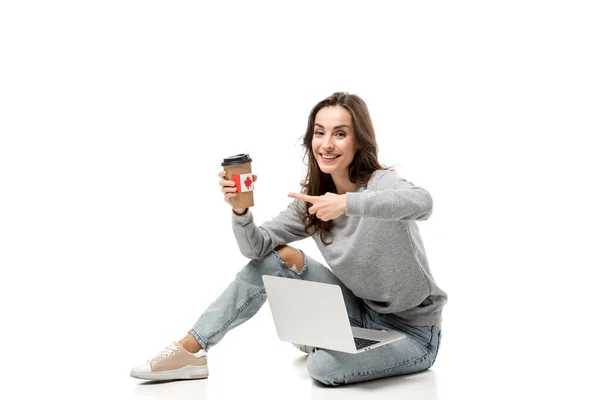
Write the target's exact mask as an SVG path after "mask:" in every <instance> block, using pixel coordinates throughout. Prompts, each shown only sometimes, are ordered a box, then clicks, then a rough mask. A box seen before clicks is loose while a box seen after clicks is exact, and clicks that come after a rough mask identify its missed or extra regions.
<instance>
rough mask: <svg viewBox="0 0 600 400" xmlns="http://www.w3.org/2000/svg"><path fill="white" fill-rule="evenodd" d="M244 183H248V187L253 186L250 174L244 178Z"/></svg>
mask: <svg viewBox="0 0 600 400" xmlns="http://www.w3.org/2000/svg"><path fill="white" fill-rule="evenodd" d="M244 185H246V189H250V188H251V187H252V179H250V177H249V176H247V177H246V179H245V180H244Z"/></svg>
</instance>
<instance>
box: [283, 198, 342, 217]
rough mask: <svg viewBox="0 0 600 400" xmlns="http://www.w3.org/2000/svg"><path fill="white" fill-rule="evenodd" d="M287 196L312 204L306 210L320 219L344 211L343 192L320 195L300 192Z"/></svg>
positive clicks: (337, 214)
mask: <svg viewBox="0 0 600 400" xmlns="http://www.w3.org/2000/svg"><path fill="white" fill-rule="evenodd" d="M288 197H291V198H293V199H298V200H304V201H306V202H308V203H310V204H312V207H310V208H309V209H308V212H309V213H310V214H314V215H316V216H317V218H319V219H320V220H321V221H329V220H330V219H334V218H337V217H339V216H340V215H342V214H344V213H345V212H346V195H345V194H335V193H325V194H324V195H322V196H309V195H307V194H302V193H288Z"/></svg>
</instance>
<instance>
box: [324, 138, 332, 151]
mask: <svg viewBox="0 0 600 400" xmlns="http://www.w3.org/2000/svg"><path fill="white" fill-rule="evenodd" d="M323 148H324V149H333V138H332V137H331V136H329V137H328V138H326V139H325V143H323Z"/></svg>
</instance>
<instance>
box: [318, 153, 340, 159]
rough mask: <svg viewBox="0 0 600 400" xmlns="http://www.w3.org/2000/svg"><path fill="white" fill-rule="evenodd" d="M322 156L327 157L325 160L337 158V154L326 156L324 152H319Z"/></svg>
mask: <svg viewBox="0 0 600 400" xmlns="http://www.w3.org/2000/svg"><path fill="white" fill-rule="evenodd" d="M321 155H322V156H323V158H325V159H327V160H333V159H334V158H338V157H339V156H326V155H324V154H321Z"/></svg>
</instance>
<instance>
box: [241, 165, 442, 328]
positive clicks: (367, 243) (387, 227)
mask: <svg viewBox="0 0 600 400" xmlns="http://www.w3.org/2000/svg"><path fill="white" fill-rule="evenodd" d="M305 204H306V203H305V202H304V201H301V200H294V201H292V202H291V203H290V204H289V205H288V207H287V209H286V210H284V211H282V212H281V213H280V214H279V215H278V216H276V217H275V218H273V219H272V220H270V221H268V222H265V223H264V224H262V225H261V226H259V227H257V226H256V225H255V224H254V221H253V217H252V214H251V212H250V211H248V212H247V213H246V214H243V215H237V214H235V213H233V232H234V234H235V238H236V240H237V243H238V245H239V247H240V250H241V252H242V254H243V255H244V256H246V257H248V258H251V259H258V258H263V257H265V256H266V255H267V254H269V252H270V251H272V250H273V249H274V248H275V247H276V246H278V245H280V244H287V243H290V242H294V241H297V240H301V239H304V238H306V237H307V236H308V235H307V234H306V232H305V231H304V223H303V218H302V216H303V213H304V210H305V209H306V208H305V207H306V206H305ZM432 206H433V203H432V200H431V195H430V194H429V193H428V192H427V191H426V190H425V189H422V188H420V187H416V186H414V185H413V184H412V183H410V182H408V181H406V180H404V179H402V178H400V177H399V176H398V175H397V174H396V173H395V172H394V171H389V170H379V171H376V172H375V173H374V174H373V175H372V176H371V179H370V180H369V181H368V182H367V183H366V184H365V185H358V187H357V188H356V191H355V192H348V193H346V213H345V215H341V216H339V217H337V218H335V219H334V220H333V228H332V230H331V231H330V233H329V235H328V236H327V237H326V240H327V241H330V240H331V239H333V242H332V243H331V244H330V245H325V244H323V242H322V241H321V239H320V235H319V234H316V235H313V236H312V237H313V239H314V240H315V242H316V244H317V246H318V247H319V250H320V251H321V254H322V255H323V258H324V259H325V261H327V264H328V265H329V267H330V268H331V270H332V271H333V273H334V274H335V275H336V276H337V277H338V278H339V279H340V280H341V281H342V282H343V283H344V285H346V286H347V287H348V288H349V289H350V290H351V291H352V292H353V293H354V294H355V295H356V296H357V297H360V298H361V299H363V300H364V302H365V303H366V304H367V305H368V306H369V307H370V308H371V309H373V310H375V311H377V312H379V313H383V314H395V315H396V316H397V317H398V318H399V319H400V320H401V322H404V323H406V324H409V325H435V324H438V323H440V322H441V320H442V308H443V307H444V304H445V303H446V300H447V298H448V296H447V295H446V293H445V292H444V291H443V290H441V289H440V288H439V287H438V286H437V284H436V283H435V280H434V279H433V276H432V275H431V271H430V270H429V264H428V262H427V256H426V255H425V248H424V247H423V243H422V241H421V235H420V234H419V228H418V227H417V224H416V222H415V221H422V220H426V219H427V218H428V217H429V216H430V215H431V212H432Z"/></svg>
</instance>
